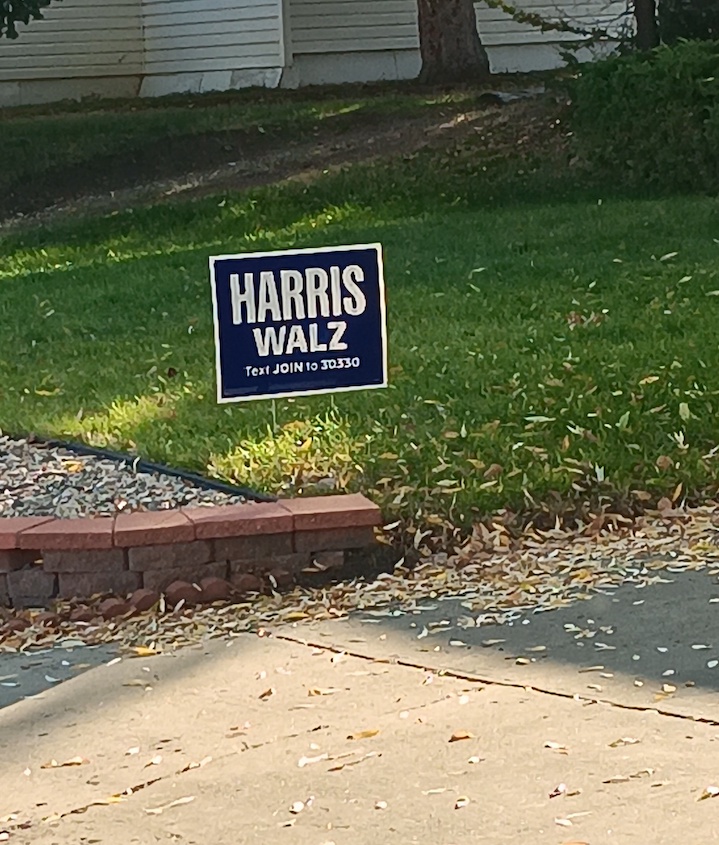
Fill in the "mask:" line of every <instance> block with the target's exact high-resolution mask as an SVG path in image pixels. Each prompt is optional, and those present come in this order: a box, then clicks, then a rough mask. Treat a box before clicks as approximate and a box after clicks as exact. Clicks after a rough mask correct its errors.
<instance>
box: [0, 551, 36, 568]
mask: <svg viewBox="0 0 719 845" xmlns="http://www.w3.org/2000/svg"><path fill="white" fill-rule="evenodd" d="M37 558H38V554H37V552H33V551H22V550H21V549H0V572H11V571H12V570H13V569H22V568H23V566H28V565H29V564H31V563H34V561H35V560H36V559H37Z"/></svg>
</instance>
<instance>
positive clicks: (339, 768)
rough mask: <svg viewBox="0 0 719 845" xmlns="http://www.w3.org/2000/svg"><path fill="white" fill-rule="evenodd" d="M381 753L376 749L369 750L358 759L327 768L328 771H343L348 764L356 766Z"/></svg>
mask: <svg viewBox="0 0 719 845" xmlns="http://www.w3.org/2000/svg"><path fill="white" fill-rule="evenodd" d="M381 756H382V755H381V754H378V753H377V752H376V751H369V752H367V754H364V755H363V756H362V757H359V758H358V759H357V760H349V761H348V762H347V763H340V764H339V765H337V766H331V767H330V768H329V769H327V771H328V772H341V771H342V769H344V768H346V767H347V766H356V765H358V764H359V763H362V762H363V761H365V760H369V759H370V758H371V757H381Z"/></svg>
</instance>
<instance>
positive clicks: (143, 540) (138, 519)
mask: <svg viewBox="0 0 719 845" xmlns="http://www.w3.org/2000/svg"><path fill="white" fill-rule="evenodd" d="M194 539H195V527H194V525H193V524H192V522H190V520H189V519H188V518H187V516H186V515H185V514H184V513H182V512H181V511H179V510H174V511H142V512H137V513H121V514H118V515H117V517H116V518H115V533H114V535H113V542H114V543H115V545H116V546H121V547H128V546H156V545H160V544H161V543H189V542H192V540H194Z"/></svg>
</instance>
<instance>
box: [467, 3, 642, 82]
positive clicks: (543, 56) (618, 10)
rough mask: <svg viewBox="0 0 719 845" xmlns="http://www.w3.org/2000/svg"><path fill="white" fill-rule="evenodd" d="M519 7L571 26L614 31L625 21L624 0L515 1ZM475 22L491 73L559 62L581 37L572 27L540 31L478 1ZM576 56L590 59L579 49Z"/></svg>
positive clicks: (552, 65) (523, 70)
mask: <svg viewBox="0 0 719 845" xmlns="http://www.w3.org/2000/svg"><path fill="white" fill-rule="evenodd" d="M512 5H515V6H516V7H517V8H518V9H519V10H521V11H522V12H527V13H529V14H535V15H538V16H539V17H541V18H542V19H543V20H545V21H555V22H556V21H564V22H566V23H568V24H570V26H572V27H573V28H575V29H583V30H592V29H603V30H606V31H608V32H611V33H613V34H616V33H618V32H619V30H620V28H621V27H625V26H627V22H628V17H627V15H626V12H627V6H628V4H627V0H583V2H578V0H557V2H555V3H548V2H547V0H514V2H513V4H512ZM475 12H476V15H477V26H478V29H479V32H480V35H481V37H482V43H483V44H484V45H485V47H486V48H487V54H488V56H489V60H490V64H491V66H492V70H493V71H494V72H495V73H526V72H528V71H533V70H549V69H551V68H556V67H561V65H562V64H563V62H564V60H563V58H562V52H563V51H564V50H566V49H568V48H570V47H571V46H572V45H579V44H581V37H580V36H577V35H575V34H574V33H571V32H560V31H558V30H547V31H545V32H542V30H541V29H539V28H537V27H533V26H530V25H529V24H522V23H517V21H515V20H513V18H512V17H510V16H509V15H507V14H506V13H505V12H502V11H501V10H499V9H495V8H491V7H490V6H488V5H487V4H485V3H476V4H475ZM577 58H579V59H583V60H584V59H588V58H590V54H589V52H588V51H587V50H586V49H584V48H582V49H580V50H579V52H578V53H577Z"/></svg>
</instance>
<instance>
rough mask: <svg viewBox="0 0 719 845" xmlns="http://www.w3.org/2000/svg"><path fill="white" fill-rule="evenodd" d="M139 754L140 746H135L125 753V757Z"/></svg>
mask: <svg viewBox="0 0 719 845" xmlns="http://www.w3.org/2000/svg"><path fill="white" fill-rule="evenodd" d="M139 753H140V746H139V745H134V746H133V747H132V748H128V749H127V751H126V752H125V756H126V757H132V756H133V755H134V754H139Z"/></svg>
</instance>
